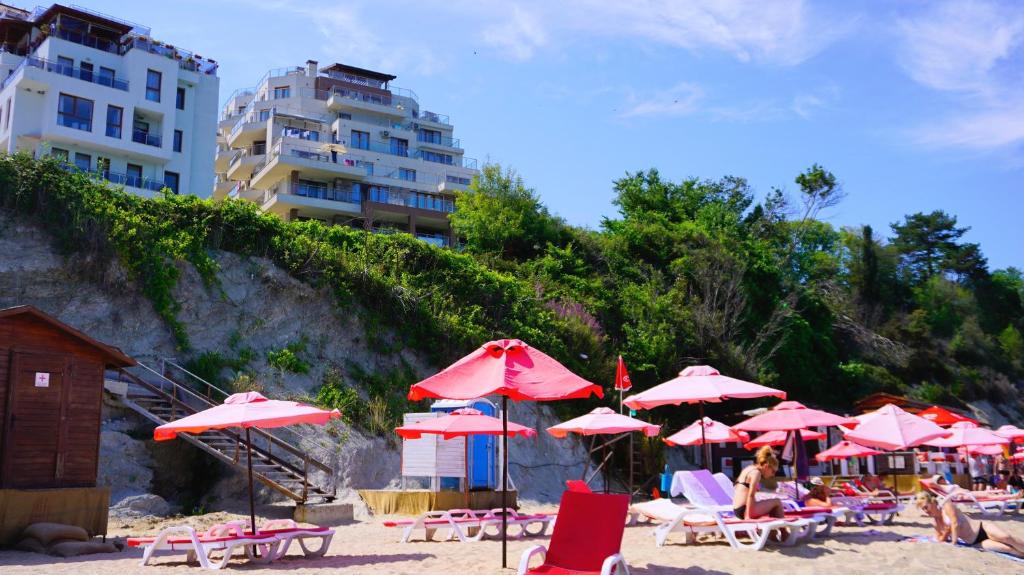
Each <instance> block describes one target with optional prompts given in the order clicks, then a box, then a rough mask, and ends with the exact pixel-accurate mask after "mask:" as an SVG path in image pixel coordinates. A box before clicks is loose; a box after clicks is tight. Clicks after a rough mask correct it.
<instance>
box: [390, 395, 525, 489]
mask: <svg viewBox="0 0 1024 575" xmlns="http://www.w3.org/2000/svg"><path fill="white" fill-rule="evenodd" d="M395 433H397V434H398V435H399V436H401V437H403V438H405V439H420V438H421V437H423V436H424V435H440V436H441V438H442V439H453V438H456V437H468V436H470V435H507V436H508V437H517V436H518V437H533V436H534V435H537V432H536V431H534V430H533V429H531V428H529V427H526V426H525V425H519V424H518V423H511V422H503V421H502V420H501V419H498V418H497V417H491V416H490V415H484V414H483V412H481V411H480V410H478V409H472V408H469V407H466V408H462V409H456V410H455V411H453V412H451V413H449V414H447V415H442V416H441V417H435V418H433V419H425V420H423V421H418V422H416V423H410V424H409V425H404V426H402V427H396V428H395ZM464 463H465V472H466V477H465V480H466V508H469V441H466V442H465V461H464Z"/></svg>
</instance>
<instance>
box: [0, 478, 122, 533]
mask: <svg viewBox="0 0 1024 575" xmlns="http://www.w3.org/2000/svg"><path fill="white" fill-rule="evenodd" d="M109 507H110V488H108V487H80V488H68V489H0V545H10V544H13V543H17V540H18V537H19V536H20V535H21V532H22V531H23V530H24V529H25V528H26V527H28V526H29V525H31V524H33V523H39V522H44V521H45V522H48V523H63V524H65V525H77V526H79V527H81V528H82V529H85V530H86V531H87V532H88V533H89V535H106V534H107V512H108V508H109Z"/></svg>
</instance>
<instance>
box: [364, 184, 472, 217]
mask: <svg viewBox="0 0 1024 575" xmlns="http://www.w3.org/2000/svg"><path fill="white" fill-rule="evenodd" d="M368 187H369V193H368V194H367V199H368V200H369V201H371V202H374V203H377V204H384V205H392V206H403V207H406V208H417V209H421V210H429V211H432V212H441V213H445V214H450V213H452V212H454V211H455V201H454V200H452V199H451V198H449V197H445V196H438V195H435V194H428V193H423V192H414V191H412V190H406V189H404V188H393V187H388V186H368Z"/></svg>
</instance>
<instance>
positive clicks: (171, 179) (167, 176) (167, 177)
mask: <svg viewBox="0 0 1024 575" xmlns="http://www.w3.org/2000/svg"><path fill="white" fill-rule="evenodd" d="M179 179H180V178H179V176H178V174H177V172H164V185H165V186H167V187H168V188H170V189H171V191H172V192H174V193H175V194H177V193H178V180H179Z"/></svg>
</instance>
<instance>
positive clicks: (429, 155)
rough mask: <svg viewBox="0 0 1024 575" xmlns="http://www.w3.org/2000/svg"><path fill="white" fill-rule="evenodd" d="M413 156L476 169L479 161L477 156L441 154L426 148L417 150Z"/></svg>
mask: <svg viewBox="0 0 1024 575" xmlns="http://www.w3.org/2000/svg"><path fill="white" fill-rule="evenodd" d="M412 157H414V158H417V159H420V160H423V161H425V162H433V163H435V164H443V165H445V166H459V167H462V168H469V169H471V170H475V169H476V166H477V162H476V159H475V158H465V157H462V156H456V155H452V154H440V153H437V152H430V151H425V150H416V152H415V153H414V154H413V155H412Z"/></svg>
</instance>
